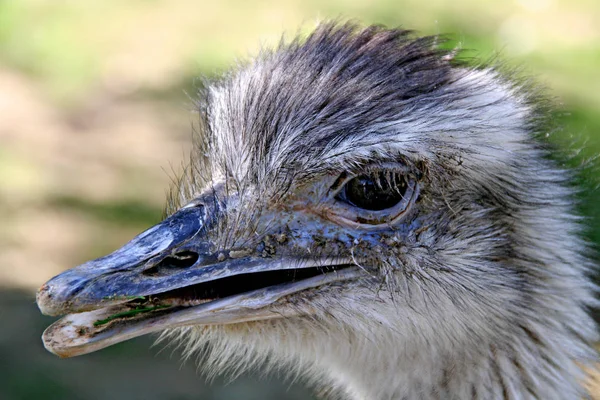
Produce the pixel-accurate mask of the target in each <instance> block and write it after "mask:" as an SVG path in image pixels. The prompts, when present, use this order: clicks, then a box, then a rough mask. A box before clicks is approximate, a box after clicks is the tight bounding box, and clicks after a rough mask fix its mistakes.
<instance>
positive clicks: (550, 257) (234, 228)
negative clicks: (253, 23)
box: [37, 24, 597, 399]
mask: <svg viewBox="0 0 600 400" xmlns="http://www.w3.org/2000/svg"><path fill="white" fill-rule="evenodd" d="M434 44H435V39H434V38H430V37H425V38H418V37H414V36H413V35H412V34H411V33H409V32H407V31H403V30H397V29H389V30H388V29H385V28H382V27H369V28H366V29H362V28H359V27H357V26H355V25H352V24H345V25H339V24H323V25H321V26H320V27H318V28H317V30H316V31H315V32H314V33H312V34H311V35H309V36H308V38H306V39H305V40H301V39H297V40H294V41H292V42H291V43H288V44H283V45H280V46H279V47H278V48H277V49H276V50H274V51H270V52H263V53H261V54H260V55H259V56H258V57H257V58H256V59H255V60H254V61H253V62H252V63H249V64H247V65H243V66H241V67H239V68H238V69H236V70H234V71H233V72H230V73H229V74H227V75H225V76H224V77H222V78H221V79H220V80H218V81H216V82H211V83H209V84H208V85H207V86H206V89H205V90H203V92H202V96H201V97H202V100H200V103H199V106H198V109H199V115H200V130H201V132H200V135H198V140H197V142H196V146H195V149H194V153H193V156H192V160H191V163H190V165H189V167H188V168H187V169H186V170H185V173H184V174H183V176H182V177H181V179H180V180H179V182H178V184H177V185H176V187H175V188H174V190H173V192H172V193H173V194H172V196H171V198H170V201H169V208H168V214H169V216H168V217H167V218H166V219H165V220H164V221H163V222H161V223H160V224H158V225H156V226H154V227H152V228H150V229H148V230H147V231H145V232H144V233H142V234H140V235H139V236H137V237H136V238H134V239H133V240H132V241H131V242H130V243H128V244H127V245H125V246H124V247H123V248H121V249H120V250H117V251H116V252H114V253H112V254H110V255H107V256H105V257H102V258H99V259H97V260H93V261H90V262H87V263H85V264H83V265H80V266H78V267H76V268H73V269H71V270H68V271H66V272H64V273H62V274H60V275H58V276H56V277H54V278H53V279H51V280H50V281H49V282H47V283H46V284H45V285H44V286H42V288H41V289H40V291H39V292H38V299H37V301H38V304H39V306H40V308H41V310H42V312H44V313H46V314H49V315H63V314H68V315H66V316H65V317H63V318H62V319H61V320H59V321H58V322H56V323H55V324H54V325H52V326H51V327H50V328H48V329H47V330H46V332H45V333H44V337H43V339H44V343H45V345H46V347H47V348H48V349H49V350H50V351H52V352H54V353H56V354H58V355H59V356H63V357H69V356H73V355H78V354H83V353H87V352H91V351H95V350H98V349H100V348H103V347H106V346H109V345H111V344H113V343H116V342H120V341H123V340H126V339H129V338H132V337H135V336H139V335H142V334H145V333H149V332H156V331H165V332H166V333H165V335H166V336H163V338H165V339H166V340H168V339H173V340H182V341H183V342H182V343H183V344H184V347H185V350H186V351H187V352H188V354H193V353H194V352H195V351H196V350H199V349H201V350H202V351H203V352H204V356H205V357H204V360H203V366H204V367H205V368H206V369H207V370H208V371H209V373H210V372H214V371H218V370H221V369H223V368H225V367H231V368H233V371H234V372H237V371H240V370H242V369H244V368H246V367H248V366H251V365H253V364H254V363H256V362H260V363H263V364H264V363H266V364H267V365H271V366H277V367H281V366H287V367H290V368H291V370H292V371H294V372H297V373H299V374H302V375H304V376H306V377H307V378H309V379H312V380H313V381H314V383H316V384H321V385H322V386H324V387H328V388H329V389H330V391H331V393H333V394H335V393H337V394H342V396H348V397H350V398H353V399H390V398H398V399H426V398H432V399H433V398H446V399H450V398H452V399H464V398H473V399H492V398H494V399H495V398H505V399H517V398H518V399H525V398H531V399H553V398H560V399H566V398H569V399H574V398H578V396H582V395H583V392H582V389H581V380H582V378H583V372H582V371H583V368H584V367H585V366H587V365H589V364H590V363H591V362H593V360H594V358H595V353H594V351H593V350H592V347H591V343H592V342H593V341H594V340H596V338H597V337H596V328H595V325H594V323H593V322H592V320H591V318H590V317H589V315H588V314H587V312H586V308H587V307H589V306H590V305H592V304H593V301H594V300H593V285H592V284H591V281H590V280H589V279H588V277H587V272H588V271H589V269H590V268H591V266H592V265H591V263H590V261H589V260H588V259H587V258H586V257H585V253H586V246H585V245H584V243H583V242H582V241H581V240H580V239H579V238H578V236H579V233H580V227H579V225H578V220H577V218H576V217H575V216H574V214H573V210H572V208H573V204H572V193H573V190H572V189H570V188H569V185H568V181H569V179H570V175H569V174H568V173H566V172H565V171H563V170H561V169H559V168H557V166H556V165H555V164H554V163H553V162H552V161H550V160H549V159H548V157H547V152H546V151H545V150H544V148H543V147H542V146H541V145H540V143H539V142H538V141H537V139H536V138H537V137H538V136H539V135H540V134H543V133H544V132H543V131H542V130H543V123H542V122H543V118H542V117H543V113H542V112H541V110H542V107H539V106H538V105H537V103H536V96H534V95H532V94H531V93H530V91H528V90H527V89H526V88H525V87H524V86H523V85H518V84H515V83H511V82H510V81H509V80H508V79H507V78H505V77H502V76H501V75H500V74H499V73H498V72H497V71H495V70H494V69H492V68H473V67H469V66H467V65H464V64H461V63H460V62H458V61H456V60H455V59H454V57H453V54H451V53H448V52H444V51H442V50H439V49H436V47H435V46H434Z"/></svg>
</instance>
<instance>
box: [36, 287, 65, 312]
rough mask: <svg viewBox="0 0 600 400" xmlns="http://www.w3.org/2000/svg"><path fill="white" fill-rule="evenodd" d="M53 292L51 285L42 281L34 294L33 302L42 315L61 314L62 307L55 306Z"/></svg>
mask: <svg viewBox="0 0 600 400" xmlns="http://www.w3.org/2000/svg"><path fill="white" fill-rule="evenodd" d="M53 292H54V291H53V290H52V286H51V285H48V283H44V284H43V285H42V287H40V288H39V289H38V291H37V293H36V295H35V302H36V303H37V306H38V308H39V309H40V311H41V312H42V314H44V315H49V316H57V315H60V314H61V311H62V308H63V307H57V303H56V301H55V299H54V298H55V296H54V293H53Z"/></svg>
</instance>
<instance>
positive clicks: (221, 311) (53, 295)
mask: <svg viewBox="0 0 600 400" xmlns="http://www.w3.org/2000/svg"><path fill="white" fill-rule="evenodd" d="M212 200H213V201H208V202H206V201H205V202H204V203H203V204H200V205H196V206H190V207H184V208H182V209H181V210H179V211H177V212H176V213H175V214H173V215H172V216H170V217H169V218H167V219H165V220H164V221H163V222H161V223H159V224H157V225H155V226H154V227H152V228H150V229H148V230H146V231H145V232H143V233H141V234H140V235H138V236H137V237H135V238H134V239H133V240H131V241H130V242H129V243H128V244H126V245H125V246H124V247H122V248H121V249H119V250H117V251H115V252H114V253H112V254H110V255H107V256H105V257H101V258H98V259H96V260H93V261H89V262H87V263H84V264H82V265H80V266H78V267H75V268H73V269H70V270H67V271H65V272H63V273H62V274H60V275H58V276H56V277H54V278H52V279H50V280H49V281H48V282H47V283H45V284H44V285H43V286H42V287H41V288H40V289H39V291H38V293H37V304H38V306H39V308H40V310H41V311H42V313H44V314H47V315H63V314H69V315H67V316H66V317H63V318H62V319H61V320H59V321H57V322H56V323H54V324H53V325H51V326H50V327H49V328H48V329H47V330H46V331H45V332H44V335H43V340H44V345H45V346H46V348H47V349H48V350H50V351H52V352H53V353H55V354H58V355H59V356H62V357H70V356H74V355H79V354H84V353H88V352H91V351H95V350H98V349H101V348H103V347H106V346H109V345H111V344H114V343H117V342H120V341H123V340H127V339H129V338H132V337H136V336H139V335H143V334H146V333H148V332H153V331H158V330H162V329H165V328H169V327H176V326H184V325H191V324H223V323H235V322H242V321H249V320H260V319H265V318H281V317H282V316H285V315H286V314H288V313H290V312H292V308H289V309H286V308H285V307H279V306H278V304H279V305H281V303H282V299H285V297H286V296H288V295H290V294H292V293H297V292H299V291H301V290H305V289H307V288H311V287H316V286H320V285H323V284H327V283H331V282H335V281H339V280H348V279H354V278H356V277H358V276H359V271H358V269H357V268H344V269H339V270H337V271H335V272H334V273H327V274H323V273H320V274H315V275H314V276H308V278H306V279H302V280H300V281H295V280H292V281H290V282H281V283H279V284H276V285H273V286H268V287H260V288H258V289H256V288H255V289H253V290H250V291H246V292H242V293H234V294H233V295H228V296H227V297H223V298H220V297H219V296H217V297H215V298H203V299H200V300H201V301H197V302H195V303H194V304H192V306H189V304H187V305H186V306H182V304H181V303H179V304H178V303H176V302H175V303H174V302H173V301H172V300H173V299H172V298H169V295H168V294H169V293H171V291H174V290H175V289H180V288H184V287H190V286H192V285H198V284H200V283H203V282H212V281H216V280H219V279H222V278H226V277H230V276H235V275H240V274H250V273H256V272H264V271H273V270H284V269H298V268H308V267H315V266H332V265H333V266H335V265H338V266H340V265H345V264H350V262H349V260H348V259H345V258H337V257H336V258H320V259H314V258H293V259H292V258H290V257H285V256H275V257H267V258H265V257H263V256H262V255H261V254H260V252H259V251H258V250H257V249H255V248H248V249H219V250H218V251H212V252H211V248H212V247H213V246H211V243H210V242H209V240H208V239H207V237H206V236H207V235H206V232H207V231H208V230H209V229H210V227H211V225H212V224H213V223H214V222H215V220H216V218H218V217H217V215H218V214H219V210H220V208H221V207H219V206H218V204H217V203H216V202H215V201H214V199H212ZM174 293H178V292H174ZM157 295H158V296H157ZM161 296H162V297H161Z"/></svg>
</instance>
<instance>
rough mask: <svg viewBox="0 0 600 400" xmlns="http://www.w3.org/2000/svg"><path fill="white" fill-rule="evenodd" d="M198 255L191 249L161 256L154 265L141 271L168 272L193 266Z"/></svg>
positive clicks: (150, 272)
mask: <svg viewBox="0 0 600 400" xmlns="http://www.w3.org/2000/svg"><path fill="white" fill-rule="evenodd" d="M199 257H200V256H199V255H198V253H196V252H193V251H182V252H180V253H175V254H172V255H170V256H168V257H165V258H163V259H162V260H161V261H160V262H159V263H158V264H156V265H155V266H153V267H151V268H148V269H147V270H145V271H144V272H143V273H144V274H145V275H160V274H168V273H169V271H172V270H179V269H185V268H189V267H191V266H193V265H194V264H196V261H198V258H199Z"/></svg>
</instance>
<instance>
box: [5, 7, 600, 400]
mask: <svg viewBox="0 0 600 400" xmlns="http://www.w3.org/2000/svg"><path fill="white" fill-rule="evenodd" d="M326 18H337V19H340V20H344V19H348V18H349V19H355V20H357V21H360V22H362V23H364V24H370V23H382V24H386V25H388V26H398V25H401V26H403V27H405V28H411V29H415V30H417V31H418V32H420V33H423V34H443V35H446V34H448V35H450V37H451V38H452V41H451V45H452V46H458V47H461V48H463V49H465V50H466V52H465V57H478V58H481V59H483V60H489V59H493V58H499V59H502V60H506V61H507V64H509V65H511V66H517V67H521V70H522V71H523V74H524V75H529V76H532V77H533V78H534V79H535V80H537V81H538V82H539V83H541V84H542V85H544V86H547V87H548V88H549V94H550V95H551V96H552V97H554V98H555V99H556V100H555V102H556V103H557V105H558V106H560V111H559V112H558V113H557V115H556V118H557V119H558V120H559V121H560V122H561V124H562V128H561V129H560V130H559V131H558V132H555V133H553V134H552V135H551V136H550V138H549V141H551V142H555V143H556V144H557V145H558V146H559V147H561V148H562V149H563V150H564V151H565V152H566V153H567V154H571V155H572V158H571V160H570V161H568V164H569V165H571V166H575V167H578V168H579V171H580V172H579V176H580V177H581V180H582V181H583V182H584V185H585V187H586V190H585V191H584V192H582V195H581V198H582V205H581V209H582V211H583V213H584V215H586V216H588V217H589V224H588V225H589V226H590V232H589V236H590V239H592V240H593V241H595V242H596V243H600V201H599V200H598V199H599V198H600V196H599V194H598V191H593V190H592V189H593V188H594V187H596V186H598V185H600V169H599V168H596V169H594V168H593V162H589V161H588V160H590V159H591V158H593V157H594V155H597V154H599V153H600V113H599V112H598V110H600V73H599V72H598V71H599V70H600V3H598V1H597V0H560V1H559V0H509V1H504V0H497V1H492V0H483V1H482V0H454V1H445V0H430V1H422V0H421V1H417V0H406V1H398V0H380V1H372V0H330V1H327V2H324V1H319V0H302V1H301V0H291V1H286V2H279V3H272V2H266V1H264V2H263V1H253V0H249V1H244V0H226V1H196V0H175V1H167V0H130V1H119V0H90V1H77V0H65V1H60V2H56V1H50V0H0V221H2V223H1V224H0V287H3V288H5V292H4V294H2V296H3V297H1V298H0V302H1V303H2V304H5V305H8V307H5V309H3V310H0V315H2V317H3V324H2V325H3V326H4V327H5V328H2V329H1V330H0V332H2V333H1V334H0V359H1V360H2V365H4V366H5V367H3V368H2V371H3V372H2V374H0V375H2V377H0V397H1V398H3V399H4V398H6V399H13V398H14V399H37V398H41V397H42V396H43V398H46V399H49V398H86V399H88V398H98V399H100V398H118V396H119V395H121V396H122V397H123V398H132V397H133V398H135V397H136V396H135V392H132V391H131V390H129V391H128V390H126V389H125V388H126V387H134V388H138V393H142V392H143V393H144V396H143V398H151V397H152V396H155V397H154V398H180V399H183V398H186V399H187V398H195V397H194V396H192V395H191V394H190V393H198V396H200V398H203V399H233V398H240V399H250V398H266V397H265V396H267V394H266V393H267V392H269V391H270V393H271V398H273V399H283V398H284V397H283V396H287V397H285V398H287V399H299V398H307V397H306V396H307V394H306V393H305V392H303V391H301V390H299V389H298V390H296V389H293V390H291V391H289V392H288V393H287V394H284V393H283V392H282V389H281V385H280V384H272V386H266V385H267V383H263V384H262V386H257V385H258V384H249V383H248V382H252V381H249V380H248V379H246V380H242V381H237V383H235V384H233V385H231V386H229V387H228V388H222V387H220V386H217V387H216V388H214V389H212V390H210V391H209V390H208V389H206V388H205V386H203V384H202V380H201V378H196V377H195V375H194V373H193V363H191V365H188V368H187V369H186V370H185V371H183V372H181V373H180V374H178V372H179V371H177V369H178V367H179V362H178V361H177V357H178V356H177V355H175V356H174V357H173V359H172V360H171V361H165V360H164V359H162V358H159V359H154V358H153V355H154V354H155V353H156V352H157V350H146V349H147V343H148V342H147V341H144V340H142V341H141V342H135V341H134V342H133V343H131V344H124V345H121V346H117V347H115V348H114V349H108V350H106V353H105V354H104V355H102V354H100V355H92V356H86V357H87V358H82V359H78V360H63V361H59V360H55V359H53V358H52V357H53V356H51V355H50V354H49V353H45V352H44V350H43V349H42V347H41V342H40V341H39V340H38V339H37V337H38V336H39V334H40V333H41V330H42V328H43V326H44V325H45V324H47V323H48V319H47V318H43V319H41V317H38V313H37V312H36V310H35V309H34V307H35V306H34V303H33V290H34V289H35V287H37V286H39V285H40V284H41V283H43V282H44V281H45V280H46V279H48V278H49V277H51V276H52V275H54V274H56V273H58V272H60V271H62V270H64V269H66V268H68V267H71V266H73V265H76V264H78V263H80V262H82V261H85V260H86V259H89V258H93V257H97V256H100V255H102V254H104V253H106V252H109V251H111V250H112V249H114V248H117V247H119V246H120V245H121V244H122V243H124V242H125V241H126V240H127V239H128V238H130V237H131V236H133V235H134V234H135V233H137V232H138V231H140V230H142V229H144V228H145V227H147V226H149V225H150V224H152V223H154V222H156V221H157V220H158V219H159V218H160V216H161V209H162V206H163V201H164V197H165V191H166V190H167V188H168V185H169V182H170V180H171V179H172V177H173V176H174V175H175V174H176V172H177V171H178V170H179V164H180V163H181V162H182V161H183V160H185V154H186V153H187V152H188V151H189V147H190V144H191V141H190V136H191V130H192V128H191V124H192V122H193V120H194V115H193V112H191V111H192V110H193V98H194V95H195V86H196V85H197V82H196V80H195V78H196V77H197V76H199V75H207V76H213V75H216V74H218V73H220V72H221V71H223V70H224V69H225V68H226V67H227V66H228V65H230V64H231V63H233V62H234V61H235V60H236V59H244V58H247V56H248V55H249V54H253V53H255V52H256V51H257V50H258V48H259V46H260V45H264V46H269V45H274V44H276V43H277V42H278V41H279V40H280V39H281V35H282V33H284V32H285V33H286V35H287V37H290V36H293V35H295V34H296V33H297V32H302V33H306V32H308V31H310V30H311V29H312V28H313V27H314V26H315V24H316V22H317V21H318V20H322V19H326ZM498 52H499V53H500V54H499V55H498ZM581 165H585V167H581ZM17 290H20V291H22V292H20V293H17V292H16V291H17ZM15 310H19V311H18V312H14V311H15ZM24 332H26V334H25V333H24ZM21 333H23V334H21ZM17 336H18V337H17ZM24 349H27V351H23V350H24ZM117 364H119V365H122V366H123V365H124V366H125V367H124V368H122V369H120V370H119V371H118V374H117V373H115V372H114V371H113V372H110V371H111V369H112V366H114V365H117ZM188 364H190V363H188ZM8 366H10V368H9V367H8ZM188 370H189V371H188ZM77 371H79V372H77ZM81 371H85V373H82V372H81ZM132 371H133V372H132ZM176 376H178V377H180V379H179V378H174V377H176ZM162 377H168V379H163V378H162ZM86 379H88V380H89V381H86ZM161 379H163V380H162V381H161ZM167 380H168V381H167ZM144 381H152V382H153V383H152V385H150V386H148V387H146V389H148V388H151V390H144V386H143V382H144ZM26 382H31V383H29V384H28V383H26ZM86 382H87V383H86ZM92 382H95V383H92ZM128 382H130V383H131V385H130V386H127V384H128ZM111 385H112V387H114V388H115V390H109V389H105V390H99V389H98V388H99V387H108V388H110V387H111ZM174 385H178V386H177V387H179V388H180V390H175V389H172V390H169V387H173V386H174ZM169 393H172V394H173V397H168V394H169ZM240 393H242V394H240ZM148 396H150V397H148ZM253 396H254V397H253Z"/></svg>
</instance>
